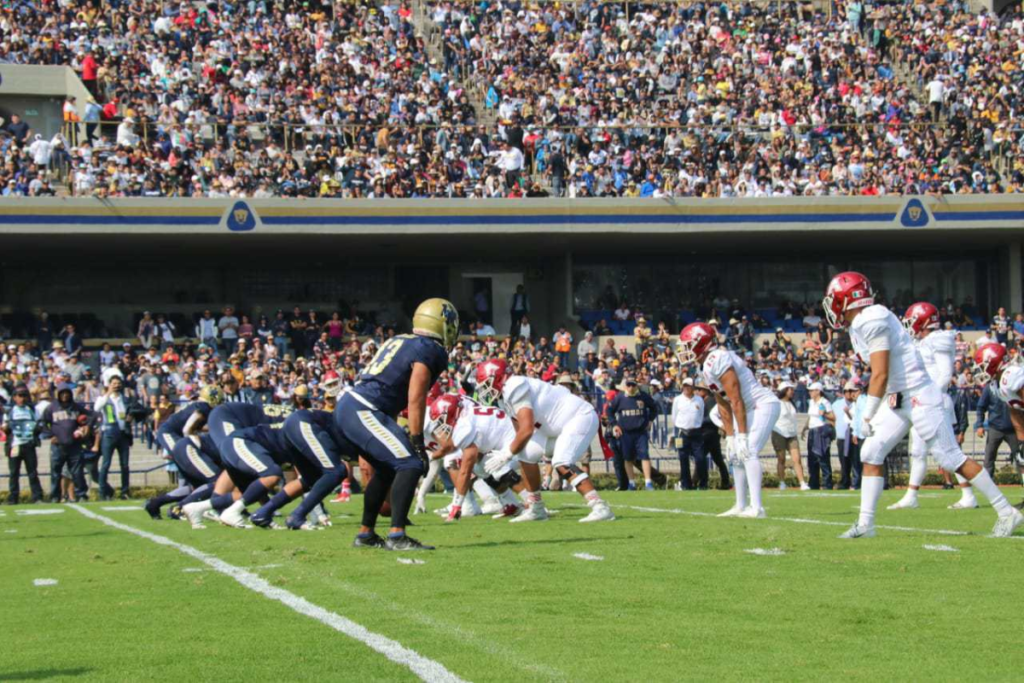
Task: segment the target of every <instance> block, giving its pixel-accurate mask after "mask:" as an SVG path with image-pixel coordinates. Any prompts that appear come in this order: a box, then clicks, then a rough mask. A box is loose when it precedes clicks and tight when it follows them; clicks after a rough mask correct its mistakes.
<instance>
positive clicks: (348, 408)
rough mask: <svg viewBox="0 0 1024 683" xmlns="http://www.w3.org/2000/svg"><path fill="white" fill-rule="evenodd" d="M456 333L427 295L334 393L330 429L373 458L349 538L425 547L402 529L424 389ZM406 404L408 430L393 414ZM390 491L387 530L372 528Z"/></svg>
mask: <svg viewBox="0 0 1024 683" xmlns="http://www.w3.org/2000/svg"><path fill="white" fill-rule="evenodd" d="M458 336H459V313H458V311H456V310H455V306H453V305H452V303H451V302H450V301H447V300H445V299H427V300H426V301H424V302H423V303H421V304H420V305H419V306H418V307H417V308H416V312H415V313H413V316H412V334H402V335H398V336H397V337H392V338H391V339H389V340H388V341H387V342H385V343H384V344H383V345H382V346H381V347H380V349H379V350H378V351H377V355H375V356H374V357H373V360H372V361H370V363H369V364H368V365H367V366H366V367H365V368H363V371H362V372H361V373H360V375H359V377H358V378H357V380H356V385H355V386H354V387H353V388H352V390H351V391H348V392H346V393H344V394H342V395H341V396H340V397H339V398H338V407H337V408H335V410H334V421H335V425H336V427H337V429H338V432H339V433H340V434H341V435H342V436H343V437H345V438H346V439H348V440H349V441H350V442H352V444H354V445H355V447H356V449H357V450H358V452H360V453H362V454H363V455H364V457H365V458H366V460H367V461H368V462H369V463H370V464H371V465H372V466H373V469H374V475H373V478H372V479H371V480H370V483H369V484H367V486H366V491H365V493H364V495H363V522H362V526H361V527H360V529H359V533H358V534H357V535H356V539H355V542H354V543H353V545H354V546H355V547H357V548H385V549H387V550H433V547H431V546H428V545H423V544H422V543H420V542H419V541H417V540H416V539H414V538H411V537H409V536H407V535H406V533H405V527H406V524H407V523H408V521H409V518H408V515H409V508H410V507H411V506H412V500H413V496H415V495H416V484H417V482H418V481H419V479H420V476H422V475H423V473H424V472H425V471H426V469H427V463H428V457H427V447H426V444H425V441H424V438H423V425H424V421H425V420H424V418H425V416H426V410H427V393H428V392H429V391H430V387H431V386H433V384H434V382H435V381H437V378H438V377H439V376H440V375H441V373H442V372H444V371H445V370H447V369H448V354H449V352H450V351H451V349H452V348H453V347H454V346H455V342H456V340H457V339H458ZM406 409H408V411H409V433H408V434H406V432H405V430H404V429H402V428H401V427H400V426H399V425H398V414H399V413H400V412H402V411H403V410H406ZM389 491H390V492H391V530H390V532H389V533H388V537H387V539H386V540H385V539H383V538H381V537H380V536H379V535H377V532H376V529H375V527H376V525H377V516H378V514H379V513H380V507H381V505H382V504H383V503H384V501H385V500H386V499H387V496H388V492H389Z"/></svg>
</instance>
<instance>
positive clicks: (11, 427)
mask: <svg viewBox="0 0 1024 683" xmlns="http://www.w3.org/2000/svg"><path fill="white" fill-rule="evenodd" d="M11 400H12V401H13V403H14V405H12V406H10V407H9V408H8V409H7V410H6V411H5V413H4V421H3V430H4V432H6V433H7V458H8V461H7V462H8V467H9V469H10V474H11V483H10V489H9V491H10V493H9V494H8V496H7V504H8V505H17V503H18V499H19V497H20V496H21V466H22V465H23V464H24V465H25V475H26V476H27V477H28V483H29V487H30V488H31V489H32V502H33V503H38V502H41V501H42V500H43V487H42V485H40V483H39V473H38V471H37V466H38V458H37V456H36V439H37V438H38V430H37V423H36V410H35V407H34V406H33V405H32V403H31V397H30V395H29V393H28V389H27V388H26V387H24V386H20V387H18V388H17V389H15V390H14V395H13V396H12V397H11Z"/></svg>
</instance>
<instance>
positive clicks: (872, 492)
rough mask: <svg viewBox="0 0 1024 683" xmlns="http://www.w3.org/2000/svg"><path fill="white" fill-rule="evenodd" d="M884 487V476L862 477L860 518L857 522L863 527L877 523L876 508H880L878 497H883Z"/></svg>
mask: <svg viewBox="0 0 1024 683" xmlns="http://www.w3.org/2000/svg"><path fill="white" fill-rule="evenodd" d="M884 488H885V478H884V477H868V476H864V477H861V480H860V519H858V520H857V524H859V525H860V526H862V527H873V526H874V525H875V510H877V509H878V499H879V498H881V497H882V489H884Z"/></svg>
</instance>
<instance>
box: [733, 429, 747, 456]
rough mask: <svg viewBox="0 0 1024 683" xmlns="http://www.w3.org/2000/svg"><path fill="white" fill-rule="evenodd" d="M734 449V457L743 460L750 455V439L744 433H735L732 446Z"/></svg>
mask: <svg viewBox="0 0 1024 683" xmlns="http://www.w3.org/2000/svg"><path fill="white" fill-rule="evenodd" d="M733 448H734V449H735V450H734V451H733V452H734V453H735V455H736V459H737V460H739V461H740V462H743V461H744V460H746V459H747V458H749V457H750V440H749V439H748V438H747V435H746V434H738V435H736V441H735V444H734V446H733Z"/></svg>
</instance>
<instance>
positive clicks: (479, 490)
mask: <svg viewBox="0 0 1024 683" xmlns="http://www.w3.org/2000/svg"><path fill="white" fill-rule="evenodd" d="M473 490H474V491H475V492H476V495H477V496H479V497H480V500H481V501H483V502H487V501H489V500H495V496H494V489H492V488H491V487H490V486H488V484H487V482H485V481H484V480H483V479H477V480H476V481H474V482H473Z"/></svg>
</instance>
